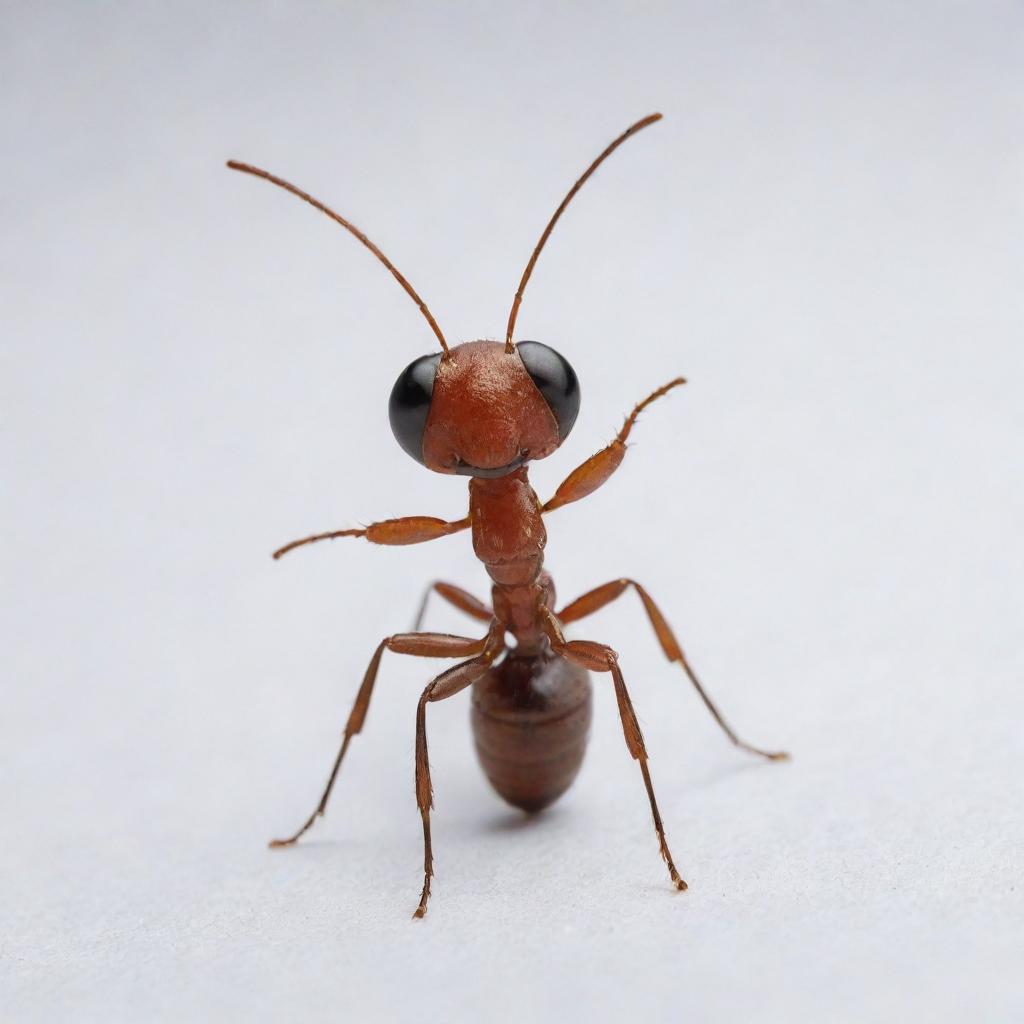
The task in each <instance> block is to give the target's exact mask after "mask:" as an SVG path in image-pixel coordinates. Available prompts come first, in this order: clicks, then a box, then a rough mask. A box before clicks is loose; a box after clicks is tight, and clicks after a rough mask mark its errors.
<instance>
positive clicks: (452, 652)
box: [270, 633, 488, 847]
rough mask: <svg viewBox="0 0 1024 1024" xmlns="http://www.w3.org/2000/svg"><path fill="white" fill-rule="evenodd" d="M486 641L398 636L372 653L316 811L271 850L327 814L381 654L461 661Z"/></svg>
mask: <svg viewBox="0 0 1024 1024" xmlns="http://www.w3.org/2000/svg"><path fill="white" fill-rule="evenodd" d="M487 640H488V638H487V637H484V639H482V640H471V639H469V638H468V637H463V636H450V635H448V634H447V633H399V634H396V635H395V636H389V637H385V639H383V640H382V641H381V642H380V643H379V644H378V645H377V650H375V651H374V652H373V657H372V658H371V659H370V664H369V665H368V666H367V669H366V674H365V675H364V676H363V684H362V686H360V687H359V693H358V694H357V695H356V700H355V704H353V705H352V711H351V713H350V714H349V716H348V722H347V723H346V724H345V733H344V736H343V738H342V741H341V749H340V750H339V751H338V756H337V757H336V758H335V759H334V767H333V768H332V769H331V774H330V776H329V777H328V779H327V785H326V786H325V787H324V792H323V796H321V797H320V803H319V804H317V806H316V809H315V810H314V811H313V813H312V814H311V815H310V816H309V817H308V818H307V819H306V821H305V823H304V824H303V825H302V827H301V828H300V829H299V830H298V831H297V832H296V833H295V834H294V835H292V836H289V837H288V838H287V839H273V840H271V842H270V845H271V846H272V847H281V846H291V845H292V844H293V843H295V842H297V841H298V840H299V839H300V838H301V837H302V836H303V835H304V834H305V833H306V832H308V831H309V829H310V828H312V826H313V823H314V822H315V821H316V819H317V818H320V817H322V816H323V814H324V812H325V811H326V810H327V801H328V800H330V798H331V790H332V789H333V788H334V782H335V780H336V779H337V777H338V771H339V769H340V768H341V762H342V761H343V760H344V758H345V752H346V751H347V750H348V745H349V743H350V742H351V741H352V737H353V736H355V735H356V733H358V732H359V731H360V730H361V729H362V728H363V722H364V721H365V720H366V712H367V711H368V710H369V707H370V698H371V697H372V696H373V686H374V683H375V682H376V681H377V670H378V669H379V668H380V659H381V656H382V655H383V653H384V651H385V650H388V651H393V652H394V653H395V654H411V655H415V656H417V657H421V658H464V657H466V656H467V655H472V654H479V653H480V652H481V651H483V650H484V649H485V647H486V645H487Z"/></svg>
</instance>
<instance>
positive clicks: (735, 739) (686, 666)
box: [557, 579, 789, 761]
mask: <svg viewBox="0 0 1024 1024" xmlns="http://www.w3.org/2000/svg"><path fill="white" fill-rule="evenodd" d="M628 587H632V588H633V589H634V590H635V591H636V592H637V594H638V595H639V597H640V600H641V601H642V602H643V606H644V611H645V612H646V613H647V618H648V620H649V621H650V623H651V628H652V629H653V630H654V633H655V636H657V638H658V643H659V644H660V645H661V649H662V651H664V653H665V657H666V658H668V660H669V661H672V662H677V663H678V664H679V665H680V666H681V668H682V670H683V671H684V672H685V673H686V675H687V677H688V678H689V680H690V682H691V683H693V687H694V689H695V690H696V691H697V693H698V695H699V696H700V699H701V700H702V701H703V702H704V706H705V707H706V708H707V709H708V711H710V712H711V717H712V718H714V720H715V721H716V722H717V723H718V724H719V726H720V727H721V729H722V732H724V733H725V735H726V736H728V737H729V740H730V742H731V743H732V744H733V745H734V746H736V747H739V749H740V750H746V751H748V752H749V753H751V754H758V755H759V756H761V757H765V758H767V759H768V760H769V761H786V760H788V759H789V754H787V753H786V752H785V751H784V750H775V751H772V750H761V749H760V748H759V747H754V746H751V745H750V744H749V743H747V742H745V741H744V740H741V739H740V737H739V736H738V735H737V733H736V731H735V730H734V729H733V728H732V726H730V725H729V723H728V722H727V721H726V720H725V719H724V718H723V717H722V713H721V712H720V711H719V710H718V708H717V707H715V704H714V702H713V701H712V700H711V698H710V697H709V696H708V694H707V691H706V690H705V689H704V687H703V686H702V685H701V682H700V680H699V679H698V678H697V673H696V672H694V671H693V669H692V668H691V667H690V663H689V662H688V661H687V660H686V655H685V654H684V653H683V649H682V647H680V645H679V641H678V640H676V638H675V634H674V633H673V632H672V629H671V627H670V626H669V624H668V622H666V621H665V616H664V615H662V614H661V610H660V609H659V608H658V606H657V605H656V604H655V603H654V601H653V599H652V598H651V595H650V594H648V593H647V591H646V590H644V588H643V587H642V586H640V584H639V583H637V582H636V580H627V579H619V580H612V581H611V583H605V584H604V585H603V586H600V587H596V588H595V589H594V590H591V591H588V592H587V593H586V594H584V595H583V596H582V597H578V598H577V599H576V600H575V601H573V602H572V604H568V605H566V606H565V608H563V609H562V610H561V611H560V612H559V613H558V616H557V617H558V621H559V622H561V623H562V624H563V625H568V624H569V623H570V622H577V621H578V620H579V619H582V618H584V617H586V616H587V615H592V614H593V613H594V612H596V611H597V610H598V609H600V608H603V607H604V606H605V605H606V604H611V602H612V601H614V600H615V599H616V598H618V597H620V596H621V595H622V594H623V593H624V592H625V590H626V589H627V588H628Z"/></svg>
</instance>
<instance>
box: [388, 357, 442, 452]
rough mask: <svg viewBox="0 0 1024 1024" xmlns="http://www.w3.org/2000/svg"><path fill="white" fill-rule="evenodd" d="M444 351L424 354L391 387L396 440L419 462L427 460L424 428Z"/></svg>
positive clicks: (389, 410) (391, 411) (392, 426)
mask: <svg viewBox="0 0 1024 1024" xmlns="http://www.w3.org/2000/svg"><path fill="white" fill-rule="evenodd" d="M440 361H441V353H440V352H438V353H437V354H436V355H429V356H420V358H419V359H415V360H413V361H412V362H411V363H410V364H409V365H408V366H407V367H406V368H405V369H404V370H403V371H402V373H401V375H400V376H399V378H398V380H397V381H395V386H394V387H393V388H392V389H391V398H390V400H389V401H388V418H389V419H390V420H391V431H392V433H393V434H394V435H395V440H396V441H398V443H399V444H400V445H401V446H402V448H403V449H404V450H405V451H406V452H408V453H409V454H410V455H411V456H412V457H413V458H414V459H415V460H416V461H417V462H419V463H421V464H422V463H423V431H424V430H425V428H426V426H427V416H428V414H429V413H430V400H431V398H433V396H434V378H435V377H436V376H437V366H438V363H440Z"/></svg>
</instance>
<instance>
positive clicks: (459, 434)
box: [228, 114, 661, 477]
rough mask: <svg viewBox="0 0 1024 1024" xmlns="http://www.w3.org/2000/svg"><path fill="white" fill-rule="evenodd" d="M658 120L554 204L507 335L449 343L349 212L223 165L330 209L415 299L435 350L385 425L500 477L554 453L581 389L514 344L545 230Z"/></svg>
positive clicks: (441, 461)
mask: <svg viewBox="0 0 1024 1024" xmlns="http://www.w3.org/2000/svg"><path fill="white" fill-rule="evenodd" d="M660 119H661V114H650V115H649V116H647V117H645V118H642V119H641V120H639V121H637V122H636V124H633V125H630V126H629V128H627V129H626V130H625V131H624V132H623V133H622V134H621V135H619V136H618V138H616V139H614V140H613V141H612V142H611V143H610V144H609V145H608V146H606V147H605V149H604V150H603V152H601V153H600V154H599V155H598V157H597V158H596V159H595V160H594V161H593V162H592V163H591V164H590V166H589V167H588V168H587V169H586V170H585V171H584V172H583V174H582V175H580V177H579V178H578V179H577V181H576V183H575V184H574V185H573V186H572V188H571V189H569V191H568V192H567V193H566V195H565V198H564V199H563V200H562V202H561V203H560V204H559V205H558V207H557V208H556V209H555V212H554V214H553V215H552V217H551V219H550V220H549V221H548V224H547V227H545V229H544V231H543V232H542V233H541V236H540V240H539V241H538V242H537V245H536V246H535V247H534V250H533V254H532V255H531V256H530V260H529V262H528V263H527V264H526V269H525V270H524V271H523V276H522V278H520V281H519V287H518V288H517V289H516V294H515V298H514V299H513V301H512V310H511V312H510V313H509V317H508V326H507V328H506V331H505V341H504V343H502V342H497V341H470V342H467V343H466V344H464V345H457V346H456V347H455V348H450V347H449V345H448V342H447V341H446V340H445V336H444V334H443V332H442V331H441V328H440V327H439V326H438V324H437V321H436V320H435V319H434V317H433V314H432V313H431V312H430V310H429V309H428V308H427V304H426V303H425V302H424V301H423V300H422V299H421V298H420V296H419V294H418V293H417V292H416V289H415V288H413V286H412V285H411V284H410V283H409V282H408V281H407V280H406V278H405V277H404V275H403V274H402V273H401V272H400V271H399V270H398V268H397V267H396V266H395V265H394V264H393V263H392V262H391V260H389V259H388V258H387V256H385V255H384V253H383V252H381V250H380V249H379V248H378V247H377V246H376V245H375V244H374V243H373V242H371V241H370V239H369V238H367V236H366V235H365V234H364V233H363V232H362V231H360V230H359V228H357V227H356V226H355V225H354V224H353V223H352V222H351V221H349V220H346V218H344V217H342V216H341V215H340V214H338V213H336V212H335V211H334V210H332V209H331V208H330V207H329V206H326V205H324V204H323V203H322V202H320V200H319V199H314V198H313V196H311V195H310V194H309V193H308V192H304V191H303V190H302V189H300V188H297V187H296V186H295V185H292V184H291V183H290V182H287V181H285V180H284V179H283V178H278V177H277V176H276V175H273V174H271V173H270V172H269V171H264V170H262V169H260V168H259V167H253V166H252V165H251V164H243V163H239V162H238V161H237V160H229V161H228V167H230V168H232V169H233V170H236V171H242V172H243V173H245V174H251V175H253V176H254V177H257V178H263V179H264V180H265V181H269V182H270V183H271V184H273V185H276V186H277V187H278V188H281V189H284V191H286V192H290V193H291V194H292V195H294V196H297V197H298V198H299V199H301V200H303V201H304V202H306V203H309V205H310V206H312V207H313V208H314V209H316V210H319V211H320V212H321V213H324V214H326V215H327V216H328V217H330V218H331V220H333V221H334V222H335V223H336V224H339V225H340V226H341V227H343V228H344V229H345V230H346V231H348V232H349V234H351V235H352V236H353V237H354V238H356V239H357V240H358V241H359V242H360V243H361V244H362V245H364V246H365V247H366V248H367V249H369V250H370V252H372V253H373V254H374V256H376V257H377V259H378V260H380V262H381V263H383V264H384V266H385V267H387V269H388V270H389V271H390V272H391V275H392V276H393V277H394V279H395V280H396V281H397V282H398V284H399V285H401V287H402V288H403V289H404V291H405V292H406V294H407V295H408V296H409V298H411V299H412V300H413V302H415V303H416V305H417V306H418V307H419V310H420V312H421V313H422V314H423V317H424V319H425V320H426V321H427V323H428V324H429V325H430V329H431V330H432V331H433V332H434V334H435V335H436V337H437V340H438V343H439V344H440V346H441V351H440V352H438V353H437V354H435V355H427V356H421V357H420V358H419V359H417V360H415V361H414V362H412V363H410V364H409V366H408V367H406V369H405V370H404V371H403V373H402V375H401V376H400V377H399V378H398V381H397V383H396V384H395V386H394V388H393V390H392V392H391V401H390V405H389V413H390V417H391V429H392V430H393V431H394V434H395V437H396V438H397V439H398V443H399V444H400V445H401V446H402V448H403V449H404V450H405V451H407V452H408V453H409V454H410V455H411V456H412V457H413V458H414V459H416V461H417V462H421V463H422V464H423V465H425V466H426V467H427V468H428V469H433V470H435V471H436V472H438V473H461V474H463V475H466V476H478V477H496V476H503V475H504V474H506V473H510V472H512V471H513V470H514V469H517V468H518V467H519V466H521V465H523V464H524V463H526V462H528V461H530V460H532V459H543V458H544V457H545V456H546V455H550V454H551V453H552V452H553V451H554V450H555V449H556V448H557V447H558V446H559V445H560V444H561V443H562V442H563V441H564V440H565V438H566V437H567V436H568V434H569V431H570V430H571V429H572V425H573V423H574V422H575V421H576V414H577V413H578V412H579V408H580V389H579V383H578V382H577V380H576V374H575V373H574V372H573V369H572V367H571V366H570V365H569V363H568V362H567V361H566V360H565V359H564V358H563V357H562V356H561V355H559V354H558V353H557V352H556V351H555V350H554V349H553V348H548V346H547V345H542V344H541V343H540V342H539V341H521V342H519V344H515V342H514V341H513V337H514V334H515V326H516V318H517V316H518V315H519V307H520V305H521V304H522V301H523V292H524V291H525V289H526V285H527V283H528V282H529V280H530V276H531V274H532V273H533V268H534V267H535V266H536V265H537V259H538V257H539V256H540V253H541V250H542V249H543V248H544V245H545V244H546V242H547V240H548V238H549V237H550V235H551V232H552V231H553V230H554V227H555V225H556V224H557V223H558V220H559V218H560V217H561V216H562V214H563V213H564V211H565V208H566V207H567V206H568V205H569V203H570V202H571V201H572V198H573V196H575V195H576V193H577V192H579V190H580V189H581V188H582V187H583V185H584V183H585V182H586V181H587V180H588V179H589V178H590V176H591V175H592V174H593V173H594V171H596V170H597V168H598V167H600V166H601V164H602V163H603V162H604V161H605V160H606V159H607V158H608V156H610V155H611V154H612V153H613V152H615V150H616V149H618V148H619V146H621V145H622V143H623V142H625V141H626V140H627V139H628V138H630V137H632V136H633V135H635V134H636V133H637V132H638V131H640V130H641V129H643V128H646V127H647V126H648V125H651V124H654V123H655V122H656V121H659V120H660Z"/></svg>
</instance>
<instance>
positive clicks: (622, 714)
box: [541, 609, 686, 891]
mask: <svg viewBox="0 0 1024 1024" xmlns="http://www.w3.org/2000/svg"><path fill="white" fill-rule="evenodd" d="M541 614H542V615H543V616H544V632H545V633H546V634H547V636H548V639H549V640H550V641H551V649H552V650H553V651H554V652H555V654H557V655H559V656H560V657H563V658H565V659H566V661H571V662H573V663H574V664H576V665H580V666H581V667H583V668H586V669H591V670H593V671H595V672H610V673H611V675H612V680H613V681H614V683H615V699H616V701H617V703H618V705H619V718H620V719H621V720H622V732H623V734H624V736H625V738H626V746H627V747H628V748H629V752H630V754H631V755H632V756H633V759H634V760H636V761H639V762H640V772H641V774H642V775H643V777H644V786H645V787H646V789H647V799H648V800H649V801H650V804H651V816H652V817H653V818H654V831H655V832H656V833H657V835H658V847H659V849H660V850H661V856H662V859H663V860H664V861H665V863H666V864H667V865H668V873H669V876H670V877H671V878H672V882H673V884H674V885H675V887H676V888H677V889H679V890H680V891H683V890H685V889H686V882H684V881H683V879H682V878H681V877H680V875H679V872H678V871H677V870H676V866H675V863H674V862H673V860H672V853H671V851H670V850H669V848H668V841H667V840H666V839H665V826H664V825H663V824H662V821H661V813H660V812H659V811H658V801H657V800H656V799H655V797H654V785H653V783H652V782H651V773H650V770H649V769H648V767H647V747H646V746H645V745H644V737H643V733H641V731H640V723H639V722H638V721H637V719H636V712H635V711H634V710H633V701H632V700H631V699H630V696H629V691H628V690H627V689H626V680H625V679H624V678H623V676H622V670H621V669H620V668H619V656H618V655H617V654H616V653H615V651H613V650H612V649H611V648H610V647H607V646H605V645H604V644H597V643H592V642H591V641H589V640H566V639H565V637H564V635H563V634H562V629H561V626H560V625H559V624H558V621H557V619H555V617H554V615H552V614H551V612H550V611H549V610H547V609H543V610H542V613H541Z"/></svg>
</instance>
